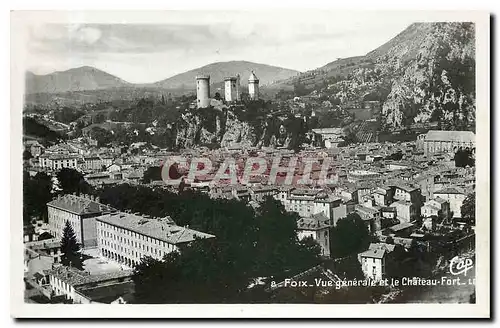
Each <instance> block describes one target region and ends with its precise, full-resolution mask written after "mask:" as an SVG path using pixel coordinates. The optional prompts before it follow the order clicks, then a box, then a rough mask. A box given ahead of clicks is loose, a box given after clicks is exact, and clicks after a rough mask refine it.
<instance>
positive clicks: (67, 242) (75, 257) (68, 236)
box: [61, 221, 82, 269]
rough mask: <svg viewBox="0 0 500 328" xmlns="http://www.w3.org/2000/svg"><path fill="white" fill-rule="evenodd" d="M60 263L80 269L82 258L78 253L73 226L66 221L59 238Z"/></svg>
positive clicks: (78, 247) (78, 246) (78, 248)
mask: <svg viewBox="0 0 500 328" xmlns="http://www.w3.org/2000/svg"><path fill="white" fill-rule="evenodd" d="M61 253H62V255H61V263H62V264H63V265H66V266H73V267H76V268H78V269H82V258H81V255H80V245H79V244H78V241H77V240H76V234H75V231H74V230H73V227H72V226H71V224H70V223H69V221H66V225H65V226H64V229H63V235H62V238H61Z"/></svg>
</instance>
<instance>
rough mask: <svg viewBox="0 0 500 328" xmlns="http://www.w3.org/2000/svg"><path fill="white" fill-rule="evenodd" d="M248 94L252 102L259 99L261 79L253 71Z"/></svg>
mask: <svg viewBox="0 0 500 328" xmlns="http://www.w3.org/2000/svg"><path fill="white" fill-rule="evenodd" d="M248 94H249V96H250V99H251V100H257V99H259V79H258V78H257V76H256V75H255V73H254V72H253V71H252V74H250V77H249V78H248Z"/></svg>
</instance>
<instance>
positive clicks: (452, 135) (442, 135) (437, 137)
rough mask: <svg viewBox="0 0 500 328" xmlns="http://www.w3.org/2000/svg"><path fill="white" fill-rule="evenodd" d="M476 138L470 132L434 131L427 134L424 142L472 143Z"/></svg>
mask: <svg viewBox="0 0 500 328" xmlns="http://www.w3.org/2000/svg"><path fill="white" fill-rule="evenodd" d="M475 139H476V136H475V135H474V132H472V131H436V130H431V131H429V132H427V135H426V137H425V140H426V141H455V142H474V141H475Z"/></svg>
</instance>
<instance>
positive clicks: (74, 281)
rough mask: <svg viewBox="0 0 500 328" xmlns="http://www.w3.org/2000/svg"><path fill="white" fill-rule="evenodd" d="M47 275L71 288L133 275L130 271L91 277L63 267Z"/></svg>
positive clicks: (84, 272) (86, 273) (83, 272)
mask: <svg viewBox="0 0 500 328" xmlns="http://www.w3.org/2000/svg"><path fill="white" fill-rule="evenodd" d="M48 273H49V275H52V276H54V277H56V278H59V279H60V280H62V281H64V282H66V283H68V284H70V285H71V286H73V287H76V286H82V285H85V284H90V283H97V282H103V281H106V280H114V279H120V278H127V277H131V276H132V275H133V271H132V270H121V271H113V272H108V273H104V274H98V275H91V274H90V273H88V272H86V271H81V270H78V269H76V268H70V267H65V266H60V267H58V268H55V269H52V270H49V271H48Z"/></svg>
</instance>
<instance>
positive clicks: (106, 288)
mask: <svg viewBox="0 0 500 328" xmlns="http://www.w3.org/2000/svg"><path fill="white" fill-rule="evenodd" d="M47 274H48V276H49V279H48V280H49V284H50V289H51V291H52V292H53V294H54V296H62V297H64V298H65V299H67V300H72V301H73V303H75V304H90V303H115V302H114V301H115V300H117V299H119V298H120V297H121V298H124V297H125V298H127V299H128V298H129V295H130V294H131V292H132V290H133V289H132V290H131V288H130V284H131V283H132V275H133V271H132V270H120V271H112V272H108V273H104V274H96V275H94V274H90V273H89V272H86V271H81V270H78V269H76V268H73V267H66V266H59V267H56V268H54V269H52V270H49V271H48V272H47ZM123 284H127V286H128V287H129V288H123ZM132 288H133V287H132ZM96 290H99V291H100V293H96ZM117 292H118V293H117ZM96 294H98V295H96ZM112 294H114V295H113V297H111V298H110V296H111V295H112Z"/></svg>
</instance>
